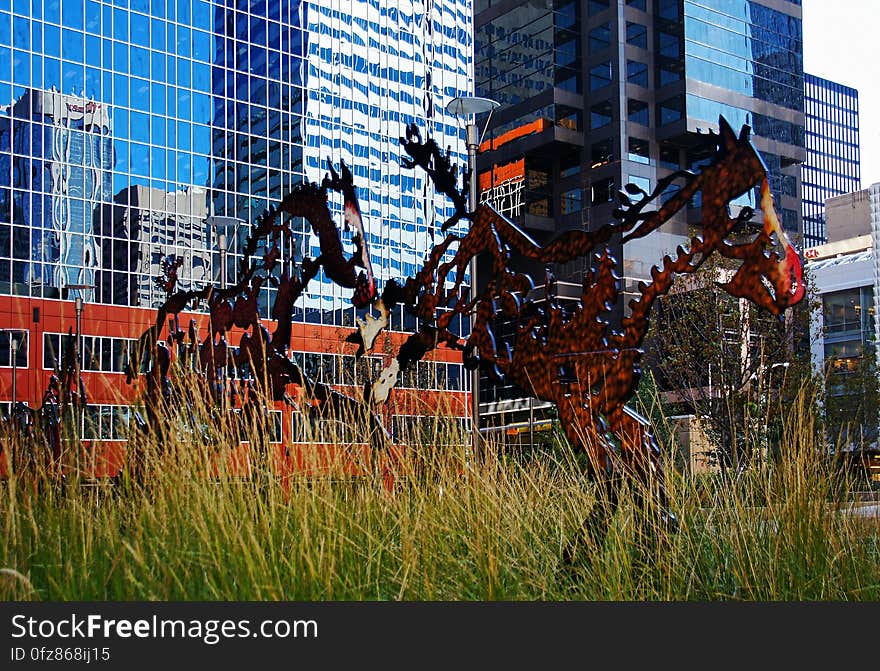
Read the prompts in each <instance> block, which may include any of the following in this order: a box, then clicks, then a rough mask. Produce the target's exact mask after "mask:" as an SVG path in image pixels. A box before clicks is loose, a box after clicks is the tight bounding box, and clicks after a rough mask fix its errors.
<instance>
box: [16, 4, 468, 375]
mask: <svg viewBox="0 0 880 671" xmlns="http://www.w3.org/2000/svg"><path fill="white" fill-rule="evenodd" d="M470 10H471V4H470V3H469V2H465V1H464V0H433V1H431V2H427V1H424V0H422V1H404V2H397V3H390V2H385V1H382V2H380V1H379V0H345V1H342V0H329V1H328V2H320V3H318V2H307V1H305V0H280V1H275V0H216V1H208V0H114V1H113V2H112V3H110V2H102V1H99V0H16V1H15V2H12V1H11V0H0V299H2V297H3V296H16V297H26V298H27V299H28V301H31V302H30V303H28V305H30V306H31V308H32V309H31V310H30V311H29V312H28V318H27V319H25V318H24V316H23V315H24V312H22V313H21V315H19V316H17V317H15V319H16V320H19V321H22V323H23V324H24V323H25V322H26V327H27V328H28V329H31V330H33V329H36V330H41V329H54V330H55V331H56V332H66V330H67V327H68V326H69V324H68V322H69V321H70V314H69V313H70V309H71V308H70V305H69V299H71V298H73V297H74V293H71V292H70V291H68V290H67V289H66V288H67V287H70V286H71V285H74V284H75V285H89V286H94V289H88V290H85V293H83V294H82V296H83V297H84V298H85V299H86V301H87V303H88V305H87V306H86V309H85V312H84V320H85V321H84V325H85V326H84V328H86V329H91V330H92V331H93V333H95V334H98V333H100V332H101V329H110V330H112V331H113V337H120V338H121V337H133V336H134V335H137V334H139V331H138V333H137V334H136V333H135V331H137V330H138V329H139V328H140V326H135V325H136V324H137V325H141V324H144V323H147V321H148V320H149V318H150V316H151V314H152V313H149V312H146V311H140V312H139V311H137V310H138V309H139V308H154V307H156V306H157V305H158V304H159V303H160V302H161V301H162V300H163V298H164V297H163V296H162V295H161V292H159V291H157V290H156V286H155V283H154V277H155V276H156V275H157V272H158V269H159V266H160V263H161V261H162V259H163V258H165V257H167V256H182V257H183V258H184V265H183V266H182V267H181V268H180V270H179V281H180V286H181V287H186V288H198V287H201V286H204V285H205V283H207V282H209V281H214V282H215V283H216V282H218V281H219V277H220V269H219V267H218V264H219V249H218V245H217V242H218V236H217V233H221V232H222V233H225V234H226V235H227V239H228V240H229V241H230V244H229V249H228V257H229V258H228V259H227V260H228V270H229V272H230V277H232V273H234V268H235V266H236V258H237V257H239V254H240V248H241V241H242V240H243V239H244V238H245V236H246V235H247V231H248V227H249V225H250V222H251V221H252V220H253V219H254V218H255V217H256V216H257V215H259V214H261V213H262V212H263V211H264V210H265V209H267V208H268V207H270V206H271V205H272V204H273V203H277V202H278V201H279V200H280V199H281V198H282V197H283V196H284V195H285V194H286V193H287V192H288V191H289V190H290V189H291V188H292V187H293V186H294V185H295V184H298V183H300V182H302V181H303V180H309V181H320V180H321V179H322V178H323V175H324V173H325V171H326V169H327V165H328V161H331V162H332V163H333V164H334V165H338V164H339V162H340V161H343V160H344V161H345V162H346V164H347V165H349V166H350V167H351V169H352V171H353V173H354V176H355V182H356V185H357V189H358V196H359V198H360V200H361V209H362V211H363V215H364V219H365V226H366V229H367V233H368V235H369V238H370V239H369V244H370V252H371V254H372V255H373V265H374V268H375V269H376V274H377V276H378V278H379V280H380V284H381V283H383V282H385V281H387V280H388V279H390V278H397V279H403V278H405V277H406V276H407V275H412V274H414V272H415V270H416V268H417V267H418V266H419V265H420V264H421V262H422V260H423V259H424V257H425V253H426V251H427V250H428V249H429V247H430V246H431V245H432V244H434V243H435V242H437V241H438V240H437V238H436V237H435V236H436V235H437V232H438V230H437V229H438V226H439V224H440V223H441V222H442V221H443V220H444V219H445V218H446V217H447V216H448V215H449V214H451V207H450V205H449V204H448V203H447V202H446V200H445V198H441V197H439V196H438V195H437V194H435V193H434V192H433V190H432V188H431V186H430V184H429V183H428V182H427V180H426V179H425V178H424V175H422V174H419V173H417V172H414V171H411V170H406V169H404V168H403V167H402V166H401V164H400V157H401V145H400V142H399V138H400V137H401V136H403V135H405V128H406V125H407V124H410V123H415V124H416V125H417V126H419V128H420V129H421V130H422V132H423V135H430V136H432V137H434V138H435V139H436V140H437V141H438V143H439V144H440V146H442V147H450V148H451V150H452V157H453V160H455V161H457V162H458V163H460V164H466V161H467V157H466V153H465V149H464V142H463V137H464V131H463V128H462V127H461V126H460V125H459V122H458V120H456V119H455V118H454V117H453V116H452V115H451V114H449V113H447V112H446V109H445V107H446V103H447V102H448V101H449V100H451V99H452V98H453V97H456V96H459V95H463V94H468V93H470V92H472V90H473V56H472V14H471V11H470ZM331 205H332V208H333V209H334V210H335V211H336V212H337V213H339V214H340V216H339V218H338V221H340V222H341V203H340V202H337V201H336V200H334V201H333V202H332V203H331ZM294 225H295V228H296V229H297V230H298V231H299V235H298V236H297V238H296V240H295V245H296V251H297V255H298V257H299V258H301V257H302V256H303V255H309V256H312V257H314V256H316V255H317V238H316V237H315V236H313V235H312V234H311V231H310V230H308V229H307V228H306V224H305V222H295V224H294ZM349 235H350V234H349V233H346V234H345V236H346V237H345V238H344V244H345V246H346V249H347V251H349V252H351V251H353V245H352V244H351V241H350V237H348V236H349ZM239 258H240V257H239ZM47 299H48V300H51V299H60V303H57V304H53V305H49V304H44V303H43V302H40V301H45V300H47ZM271 301H272V296H271V295H269V296H268V300H265V301H264V302H263V304H262V305H261V308H262V309H263V310H264V315H265V316H266V317H268V316H269V313H268V310H269V306H270V305H271ZM93 304H94V305H95V307H94V308H93V307H91V306H92V305H93ZM4 305H5V304H4ZM9 305H13V302H10V303H9ZM16 305H23V304H22V303H16ZM111 307H113V309H112V310H111V309H110V308H111ZM16 309H18V308H16ZM3 310H4V308H3V307H2V306H0V313H3ZM10 310H12V308H10ZM34 310H36V312H34ZM125 310H132V311H133V312H126V311H125ZM38 313H39V314H38ZM50 313H51V314H53V315H56V316H57V318H58V319H59V320H61V322H63V323H61V322H59V323H57V324H55V325H52V326H50V325H48V324H47V321H46V315H48V314H50ZM9 314H13V313H12V312H10V313H9ZM15 314H16V315H18V312H15ZM98 314H100V315H102V317H101V319H100V321H96V322H94V323H92V322H90V321H89V320H90V315H95V316H97V315H98ZM34 315H37V316H36V317H34ZM65 315H66V316H65ZM132 315H135V316H132ZM355 316H356V315H355V312H354V309H353V308H352V306H351V303H350V300H349V298H348V296H347V292H342V291H340V290H339V289H338V288H337V287H334V286H333V285H332V284H330V283H329V282H328V281H327V280H326V278H325V277H324V276H323V275H319V277H317V278H316V279H315V281H313V282H312V283H311V284H310V285H309V293H308V295H306V296H304V300H303V301H302V303H301V304H300V305H298V306H297V312H296V313H295V315H294V318H295V320H296V321H298V322H300V323H303V324H306V323H307V324H308V325H309V329H310V330H309V331H308V337H306V335H304V334H305V330H304V329H305V326H303V327H302V333H301V334H300V335H299V336H297V337H296V338H295V340H296V343H295V344H294V348H295V349H298V350H301V351H302V350H306V351H307V350H309V349H310V348H315V351H317V350H318V349H320V350H321V351H323V350H324V349H325V343H326V333H325V332H324V331H323V330H321V329H323V327H325V326H343V325H349V326H351V325H353V324H354V319H355ZM96 318H97V317H96ZM9 319H12V317H9ZM16 323H17V322H16ZM391 325H392V327H393V328H394V329H402V328H404V327H405V326H406V327H409V326H414V321H413V320H411V319H409V318H407V319H404V317H403V315H402V314H401V313H400V312H397V313H396V314H394V315H392V324H391ZM312 327H317V330H315V329H314V328H312ZM458 328H460V329H466V328H467V324H462V323H459V324H458ZM47 332H48V331H47ZM30 343H31V346H32V347H34V348H35V349H34V352H33V355H32V356H31V359H30V361H31V365H32V366H33V365H34V364H36V362H40V361H44V357H43V354H42V353H41V352H40V350H39V347H40V346H41V343H42V338H41V337H40V334H39V333H35V334H34V335H33V336H32V337H31V338H30ZM47 360H48V359H47ZM447 364H448V365H447ZM447 368H448V370H447ZM460 368H461V366H460V362H455V363H453V361H452V359H450V360H449V361H448V362H446V363H444V364H443V370H442V378H443V380H449V381H450V386H451V387H453V388H455V389H457V390H459V391H461V392H463V391H464V389H463V387H462V385H463V384H464V377H465V376H463V375H461V371H460ZM328 381H331V382H332V381H333V380H328ZM33 384H34V385H36V384H37V381H36V378H35V379H34V381H33ZM20 388H22V389H23V388H24V387H20ZM438 388H443V387H442V385H441V386H440V387H438Z"/></svg>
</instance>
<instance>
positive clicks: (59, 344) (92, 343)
mask: <svg viewBox="0 0 880 671" xmlns="http://www.w3.org/2000/svg"><path fill="white" fill-rule="evenodd" d="M136 344H137V341H136V340H132V339H130V338H104V337H101V336H86V335H84V336H83V337H82V352H81V353H80V365H81V366H82V369H83V370H84V371H89V372H95V373H124V372H125V366H126V364H127V363H128V360H129V356H130V353H131V352H133V351H134V348H135V346H136ZM73 346H74V337H68V336H67V335H66V334H62V333H44V334H43V368H44V369H46V370H60V369H61V367H62V366H63V364H64V358H65V356H66V355H67V348H68V347H73Z"/></svg>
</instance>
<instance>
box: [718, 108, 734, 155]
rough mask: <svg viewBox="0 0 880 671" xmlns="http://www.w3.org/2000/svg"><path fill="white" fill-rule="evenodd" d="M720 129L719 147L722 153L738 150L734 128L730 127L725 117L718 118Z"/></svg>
mask: <svg viewBox="0 0 880 671" xmlns="http://www.w3.org/2000/svg"><path fill="white" fill-rule="evenodd" d="M718 128H719V134H718V147H719V149H720V150H721V152H722V153H726V152H728V151H733V150H734V149H736V145H737V141H736V133H734V132H733V128H731V127H730V124H729V123H727V119H725V118H724V117H723V116H719V117H718Z"/></svg>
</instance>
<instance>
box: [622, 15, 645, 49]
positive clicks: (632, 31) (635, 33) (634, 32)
mask: <svg viewBox="0 0 880 671" xmlns="http://www.w3.org/2000/svg"><path fill="white" fill-rule="evenodd" d="M626 43H627V44H631V45H633V46H634V47H640V48H642V49H647V48H648V29H647V28H645V26H643V25H642V24H641V23H633V22H632V21H627V22H626Z"/></svg>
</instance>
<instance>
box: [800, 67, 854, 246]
mask: <svg viewBox="0 0 880 671" xmlns="http://www.w3.org/2000/svg"><path fill="white" fill-rule="evenodd" d="M804 92H805V98H804V103H805V112H806V118H807V131H806V148H807V160H806V161H804V164H803V166H802V176H803V184H804V207H803V210H804V247H814V246H816V245H821V244H823V243H825V242H827V241H828V230H827V227H826V216H825V201H826V200H828V199H829V198H833V197H835V196H840V195H842V194H845V193H852V192H854V191H858V190H859V189H861V186H862V176H861V156H860V153H859V92H858V91H857V90H856V89H854V88H852V87H850V86H844V85H843V84H838V83H837V82H832V81H829V80H827V79H823V78H822V77H817V76H815V75H811V74H805V75H804Z"/></svg>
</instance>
